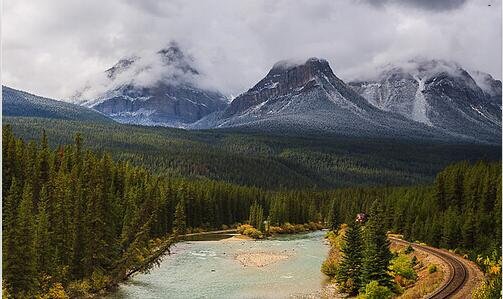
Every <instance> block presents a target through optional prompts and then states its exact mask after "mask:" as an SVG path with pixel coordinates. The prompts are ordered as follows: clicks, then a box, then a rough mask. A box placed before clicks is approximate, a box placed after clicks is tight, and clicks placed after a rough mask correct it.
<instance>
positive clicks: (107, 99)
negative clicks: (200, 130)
mask: <svg viewBox="0 0 503 299" xmlns="http://www.w3.org/2000/svg"><path fill="white" fill-rule="evenodd" d="M105 77H106V78H105V80H104V81H105V86H106V88H105V91H104V92H102V93H101V94H100V95H98V96H97V97H95V98H90V99H89V98H87V99H86V92H87V90H86V89H84V90H83V91H82V92H80V93H79V94H77V96H76V97H77V98H80V99H82V98H84V100H81V104H83V105H85V106H87V107H91V108H93V109H95V110H97V111H100V112H101V113H103V114H105V115H108V116H110V117H111V118H113V119H114V120H116V121H118V122H121V123H132V124H141V125H161V126H170V127H185V126H186V125H187V124H190V123H193V122H196V121H197V120H199V119H201V118H202V117H204V116H206V115H208V114H210V113H213V112H215V111H220V110H222V109H224V108H225V107H226V106H227V99H226V98H225V97H224V96H223V95H222V94H220V93H218V92H216V91H212V90H209V89H204V88H201V87H199V86H198V84H197V83H198V80H199V78H200V73H199V72H198V71H197V70H196V69H195V68H194V67H193V65H192V59H191V58H190V57H188V56H186V55H185V54H184V53H183V52H182V51H181V50H180V48H179V47H178V46H177V45H176V44H171V45H170V46H169V47H168V48H166V49H162V50H160V51H158V52H157V53H155V55H153V57H148V58H145V57H137V56H133V57H129V58H125V59H121V60H120V61H119V62H117V64H115V65H114V66H113V67H112V68H110V69H108V70H106V71H105Z"/></svg>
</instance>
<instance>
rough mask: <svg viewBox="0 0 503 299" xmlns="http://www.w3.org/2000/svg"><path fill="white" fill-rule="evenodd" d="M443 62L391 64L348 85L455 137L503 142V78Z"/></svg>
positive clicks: (383, 106)
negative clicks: (502, 86) (502, 82)
mask: <svg viewBox="0 0 503 299" xmlns="http://www.w3.org/2000/svg"><path fill="white" fill-rule="evenodd" d="M474 74H475V79H476V80H474V77H472V76H471V75H470V74H469V73H468V72H467V71H466V70H464V69H463V68H462V67H460V66H459V65H457V64H455V63H450V62H446V61H442V60H422V61H410V62H408V63H405V64H402V65H388V66H387V67H385V68H384V69H383V70H382V72H380V74H379V75H378V76H377V78H373V79H371V80H366V81H359V82H350V83H349V85H350V86H351V87H352V88H353V89H354V90H355V91H356V92H358V93H359V94H360V95H362V96H363V97H364V98H366V99H367V100H368V102H369V103H370V104H372V105H374V106H375V107H377V108H379V109H382V110H383V111H390V112H395V113H398V114H400V115H403V116H405V117H407V118H408V119H411V120H414V121H418V122H421V123H424V124H426V125H428V126H430V127H432V128H436V129H439V130H442V131H443V132H446V133H448V134H450V135H453V136H460V137H466V138H473V139H476V140H479V141H489V142H495V143H499V142H501V81H498V80H494V79H493V78H492V77H491V76H490V75H488V74H484V73H480V72H474Z"/></svg>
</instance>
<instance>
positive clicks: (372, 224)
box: [362, 200, 393, 287]
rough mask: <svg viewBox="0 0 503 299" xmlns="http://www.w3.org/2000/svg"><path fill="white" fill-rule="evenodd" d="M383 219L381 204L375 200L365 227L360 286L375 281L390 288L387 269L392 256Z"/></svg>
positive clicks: (389, 277)
mask: <svg viewBox="0 0 503 299" xmlns="http://www.w3.org/2000/svg"><path fill="white" fill-rule="evenodd" d="M384 219H385V216H384V211H383V208H382V204H381V202H380V201H379V200H375V201H374V202H373V203H372V206H371V208H370V213H369V220H368V221H367V223H366V225H365V234H364V235H365V240H364V248H365V249H364V251H363V271H362V285H366V284H368V283H369V282H371V281H373V280H375V281H377V282H378V283H379V285H381V286H385V287H391V286H392V281H391V276H390V275H389V273H388V271H389V270H388V267H389V264H390V261H391V259H392V258H393V255H392V253H391V251H390V249H389V246H390V241H389V240H388V237H387V235H386V232H387V231H386V227H385V226H384Z"/></svg>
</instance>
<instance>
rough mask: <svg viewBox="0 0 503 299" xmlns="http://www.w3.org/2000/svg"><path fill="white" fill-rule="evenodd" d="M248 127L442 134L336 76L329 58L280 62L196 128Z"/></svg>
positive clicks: (361, 133)
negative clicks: (384, 107) (372, 99)
mask: <svg viewBox="0 0 503 299" xmlns="http://www.w3.org/2000/svg"><path fill="white" fill-rule="evenodd" d="M208 127H213V128H236V127H238V128H247V129H252V130H260V131H264V130H265V131H274V132H297V133H298V132H308V133H309V132H312V133H315V132H318V133H319V132H325V133H333V134H341V135H352V136H380V137H412V136H413V137H414V138H418V137H419V138H421V137H427V138H440V137H439V136H442V135H443V134H442V133H441V132H439V131H437V130H436V129H434V128H430V127H429V126H427V125H425V124H423V123H420V122H415V121H411V120H409V119H407V118H405V117H403V116H401V115H399V114H398V113H393V112H388V111H383V110H381V109H379V108H377V107H375V106H374V105H372V104H370V103H369V102H368V101H367V100H366V99H365V98H363V97H362V96H360V95H359V94H358V93H356V92H355V91H354V90H353V89H352V88H350V87H349V86H348V85H347V84H345V83H344V82H343V81H342V80H340V79H339V78H337V77H336V76H335V75H334V73H333V72H332V69H331V68H330V66H329V64H328V62H327V61H326V60H323V59H318V58H310V59H308V60H307V61H305V62H304V63H300V64H293V63H290V62H286V61H283V62H278V63H277V64H275V65H274V66H273V68H272V69H271V70H270V72H269V73H268V74H267V75H266V76H265V78H263V79H262V80H261V81H260V82H258V83H257V84H256V85H255V86H254V87H253V88H251V89H250V90H248V91H247V92H245V93H243V94H241V95H240V96H238V97H237V98H235V99H234V100H233V101H232V103H231V104H230V105H229V107H227V108H226V109H225V110H224V111H223V112H221V113H216V114H213V115H211V116H209V117H206V118H203V119H202V120H201V121H199V122H197V123H196V124H194V125H193V126H192V128H208Z"/></svg>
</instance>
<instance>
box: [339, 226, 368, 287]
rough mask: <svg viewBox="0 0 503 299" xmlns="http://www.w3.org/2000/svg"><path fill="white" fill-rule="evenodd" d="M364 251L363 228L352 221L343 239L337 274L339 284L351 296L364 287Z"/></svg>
mask: <svg viewBox="0 0 503 299" xmlns="http://www.w3.org/2000/svg"><path fill="white" fill-rule="evenodd" d="M362 251H363V240H362V236H361V226H360V224H359V223H358V222H356V221H352V222H350V223H349V225H348V229H347V230H346V234H345V235H344V238H343V243H342V245H341V255H342V257H341V262H340V264H339V268H338V269H337V274H336V278H337V282H338V283H339V284H340V285H341V286H342V287H343V289H344V291H345V292H347V293H348V294H350V295H356V294H357V293H358V290H359V289H360V287H362V279H361V275H362V259H363V252H362Z"/></svg>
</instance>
